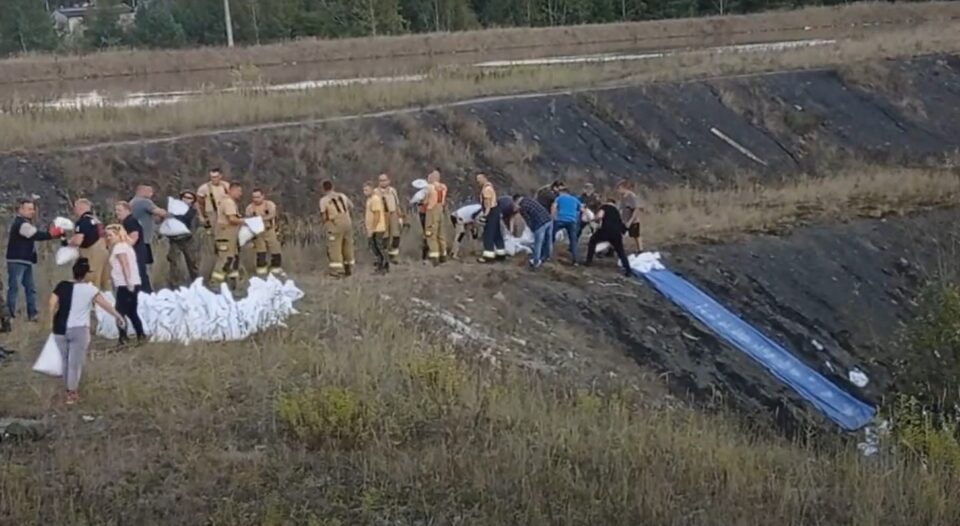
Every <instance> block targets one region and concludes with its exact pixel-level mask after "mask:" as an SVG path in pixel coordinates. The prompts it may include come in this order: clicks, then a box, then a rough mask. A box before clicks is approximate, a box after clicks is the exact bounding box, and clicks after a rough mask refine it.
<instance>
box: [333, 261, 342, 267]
mask: <svg viewBox="0 0 960 526" xmlns="http://www.w3.org/2000/svg"><path fill="white" fill-rule="evenodd" d="M330 268H343V263H333V262H331V263H330Z"/></svg>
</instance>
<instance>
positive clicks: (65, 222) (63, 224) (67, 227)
mask: <svg viewBox="0 0 960 526" xmlns="http://www.w3.org/2000/svg"><path fill="white" fill-rule="evenodd" d="M53 225H54V226H55V227H57V228H59V229H60V230H63V231H64V232H72V231H73V230H74V229H76V228H77V227H76V225H74V224H73V221H71V220H70V219H67V218H66V217H58V218H56V219H54V220H53Z"/></svg>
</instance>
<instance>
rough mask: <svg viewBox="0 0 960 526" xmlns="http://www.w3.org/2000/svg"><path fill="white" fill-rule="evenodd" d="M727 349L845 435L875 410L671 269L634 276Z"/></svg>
mask: <svg viewBox="0 0 960 526" xmlns="http://www.w3.org/2000/svg"><path fill="white" fill-rule="evenodd" d="M634 274H636V275H637V276H641V277H643V278H645V279H646V280H647V281H648V282H650V284H652V285H653V286H654V287H655V288H656V289H657V290H658V291H660V293H661V294H663V295H664V296H666V297H667V298H668V299H669V300H671V301H673V302H674V303H676V304H677V305H679V306H680V307H682V308H683V309H684V310H686V311H687V312H689V313H690V314H691V315H693V317H695V318H696V319H698V320H700V322H701V323H703V324H704V325H706V326H707V327H709V328H710V329H711V330H713V331H714V332H716V333H717V335H719V336H720V337H721V338H723V339H724V340H726V341H727V342H729V343H730V344H731V345H733V346H734V347H736V348H737V349H740V350H741V351H743V352H744V353H746V354H747V355H748V356H750V357H751V358H753V359H754V360H756V361H758V362H760V364H761V365H763V366H764V367H766V368H767V370H769V371H770V372H771V373H772V374H773V375H774V376H775V377H777V378H779V379H780V381H782V382H783V383H785V384H787V385H788V386H790V387H791V388H793V389H794V390H795V391H796V392H797V393H799V394H800V396H802V397H803V398H805V399H806V400H807V401H809V402H810V403H811V404H813V405H814V406H815V407H816V408H817V409H819V410H820V411H821V412H822V413H823V414H824V415H826V416H827V417H828V418H829V419H830V420H833V421H834V422H836V423H837V424H838V425H840V426H841V427H843V428H844V429H846V430H848V431H854V430H857V429H860V428H861V427H863V426H865V425H867V424H869V423H870V422H871V421H872V420H873V417H874V414H875V412H876V411H875V409H874V408H873V407H871V406H869V405H867V404H864V403H863V402H861V401H860V400H858V399H856V398H855V397H853V396H852V395H850V394H849V393H847V392H846V391H844V390H843V389H840V388H839V387H837V386H836V385H835V384H834V383H833V382H831V381H830V380H828V379H826V378H825V377H823V375H821V374H820V373H818V372H816V371H814V370H813V369H811V368H810V367H808V366H807V365H806V364H805V363H803V362H802V361H800V360H799V359H798V358H797V357H796V356H794V355H793V354H791V353H790V352H789V351H787V350H786V349H784V348H783V347H782V346H781V345H779V344H778V343H776V342H774V341H773V340H771V339H770V338H767V337H766V336H764V335H763V334H762V333H761V332H760V331H758V330H757V329H755V328H753V327H752V326H751V325H750V324H749V323H747V322H745V321H743V320H742V319H740V318H739V317H738V316H737V315H735V314H734V313H732V312H730V311H729V310H728V309H727V308H725V307H724V306H723V305H720V304H719V303H717V301H716V300H714V299H713V298H711V297H710V296H708V295H707V294H705V293H704V292H703V291H702V290H700V289H698V288H697V287H696V286H694V285H693V284H691V283H690V282H689V281H687V280H685V279H683V278H682V277H680V276H678V275H676V274H674V273H673V272H670V271H669V270H654V271H651V272H647V273H639V272H634Z"/></svg>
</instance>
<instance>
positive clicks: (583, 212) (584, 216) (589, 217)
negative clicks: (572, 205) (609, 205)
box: [580, 207, 597, 223]
mask: <svg viewBox="0 0 960 526" xmlns="http://www.w3.org/2000/svg"><path fill="white" fill-rule="evenodd" d="M596 217H597V215H596V214H594V213H593V210H590V209H589V208H587V207H583V208H582V209H580V221H582V222H584V223H589V222H591V221H593V220H594V219H596Z"/></svg>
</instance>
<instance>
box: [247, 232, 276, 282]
mask: <svg viewBox="0 0 960 526" xmlns="http://www.w3.org/2000/svg"><path fill="white" fill-rule="evenodd" d="M253 251H254V252H255V253H256V254H257V275H258V276H265V275H267V274H268V273H269V272H271V271H274V272H279V271H281V270H282V269H281V255H280V254H281V251H280V236H278V235H277V229H276V228H270V229H267V230H264V231H263V233H262V234H260V235H259V236H257V237H255V238H253ZM267 254H270V261H269V263H268V262H267Z"/></svg>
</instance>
